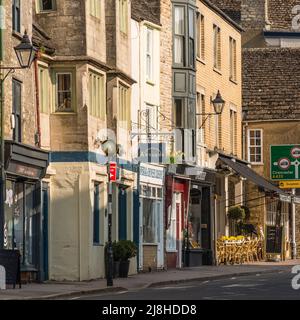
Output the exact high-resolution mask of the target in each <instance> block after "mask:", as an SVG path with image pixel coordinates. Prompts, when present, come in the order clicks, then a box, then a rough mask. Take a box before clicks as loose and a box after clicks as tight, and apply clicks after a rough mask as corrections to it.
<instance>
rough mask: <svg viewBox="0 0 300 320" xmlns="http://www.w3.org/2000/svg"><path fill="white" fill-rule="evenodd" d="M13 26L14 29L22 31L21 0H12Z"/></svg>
mask: <svg viewBox="0 0 300 320" xmlns="http://www.w3.org/2000/svg"><path fill="white" fill-rule="evenodd" d="M12 27H13V31H16V32H19V33H20V32H21V1H20V0H13V1H12Z"/></svg>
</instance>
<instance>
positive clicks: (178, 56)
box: [174, 36, 184, 64]
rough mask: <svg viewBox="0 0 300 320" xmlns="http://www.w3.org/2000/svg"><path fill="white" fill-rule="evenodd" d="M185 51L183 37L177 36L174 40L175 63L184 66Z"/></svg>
mask: <svg viewBox="0 0 300 320" xmlns="http://www.w3.org/2000/svg"><path fill="white" fill-rule="evenodd" d="M183 50H184V38H183V37H182V36H175V39H174V60H175V61H174V62H175V63H179V64H183V63H184V60H183Z"/></svg>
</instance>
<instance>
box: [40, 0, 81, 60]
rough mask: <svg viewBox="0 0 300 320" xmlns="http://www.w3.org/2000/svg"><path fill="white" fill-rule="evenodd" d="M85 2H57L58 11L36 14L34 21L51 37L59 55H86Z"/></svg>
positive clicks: (76, 0) (74, 0)
mask: <svg viewBox="0 0 300 320" xmlns="http://www.w3.org/2000/svg"><path fill="white" fill-rule="evenodd" d="M85 2H86V1H84V0H64V1H56V3H57V10H55V11H52V12H46V13H36V14H35V17H34V19H35V20H36V22H37V23H38V24H39V25H40V26H41V27H42V28H43V29H44V30H45V31H46V32H47V33H48V34H49V36H50V37H51V39H52V42H53V45H54V47H55V49H56V54H57V55H64V56H74V55H85V54H86V28H85V23H86V22H85V10H86V7H85Z"/></svg>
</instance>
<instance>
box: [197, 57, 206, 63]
mask: <svg viewBox="0 0 300 320" xmlns="http://www.w3.org/2000/svg"><path fill="white" fill-rule="evenodd" d="M196 60H197V61H198V62H201V63H202V64H204V65H206V62H205V60H203V59H201V58H199V57H197V58H196Z"/></svg>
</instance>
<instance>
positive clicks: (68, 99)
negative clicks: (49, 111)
mask: <svg viewBox="0 0 300 320" xmlns="http://www.w3.org/2000/svg"><path fill="white" fill-rule="evenodd" d="M71 110H72V78H71V74H57V111H71Z"/></svg>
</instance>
